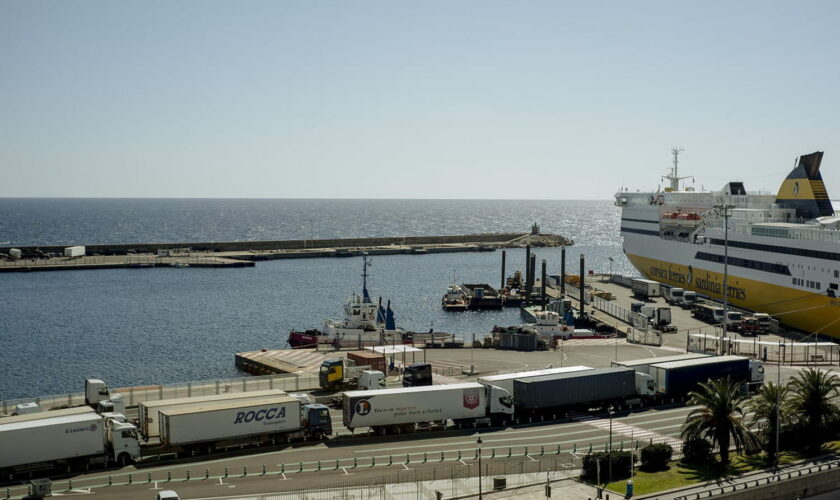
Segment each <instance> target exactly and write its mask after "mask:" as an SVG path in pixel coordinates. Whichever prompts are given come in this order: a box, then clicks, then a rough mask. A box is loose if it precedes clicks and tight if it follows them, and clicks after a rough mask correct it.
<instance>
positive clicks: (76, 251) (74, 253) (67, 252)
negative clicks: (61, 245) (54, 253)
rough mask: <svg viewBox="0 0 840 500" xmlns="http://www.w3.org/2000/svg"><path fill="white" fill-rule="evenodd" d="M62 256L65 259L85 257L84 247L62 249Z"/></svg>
mask: <svg viewBox="0 0 840 500" xmlns="http://www.w3.org/2000/svg"><path fill="white" fill-rule="evenodd" d="M64 256H65V257H84V256H85V247H83V246H75V247H67V248H65V249H64Z"/></svg>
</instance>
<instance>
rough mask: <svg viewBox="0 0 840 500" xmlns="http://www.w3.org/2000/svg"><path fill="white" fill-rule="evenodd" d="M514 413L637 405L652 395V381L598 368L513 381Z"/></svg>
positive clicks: (630, 371)
mask: <svg viewBox="0 0 840 500" xmlns="http://www.w3.org/2000/svg"><path fill="white" fill-rule="evenodd" d="M513 387H514V389H513V394H514V407H515V408H516V412H517V413H538V412H544V411H547V410H557V409H571V408H580V409H584V410H588V409H590V408H597V407H603V406H608V405H618V406H624V405H627V406H634V405H640V404H641V402H642V398H644V397H648V396H653V395H654V392H653V389H654V387H653V380H652V378H651V377H650V376H649V375H645V374H640V373H637V372H636V371H635V370H633V369H631V368H624V367H615V368H600V369H595V370H586V371H579V372H572V373H561V374H556V375H544V376H542V377H533V378H527V379H521V380H514V382H513Z"/></svg>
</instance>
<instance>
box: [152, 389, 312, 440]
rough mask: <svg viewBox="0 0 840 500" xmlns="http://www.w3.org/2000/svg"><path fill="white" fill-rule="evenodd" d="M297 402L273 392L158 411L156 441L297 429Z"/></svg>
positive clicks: (235, 435) (244, 435)
mask: <svg viewBox="0 0 840 500" xmlns="http://www.w3.org/2000/svg"><path fill="white" fill-rule="evenodd" d="M300 406H301V404H300V401H299V400H297V399H295V398H291V397H289V396H273V397H264V398H262V399H261V400H253V401H224V402H216V403H206V404H205V405H203V406H199V407H190V408H172V409H169V410H165V411H161V412H160V442H161V444H162V445H164V446H179V445H186V444H193V443H205V442H219V441H224V440H233V439H237V438H245V437H250V436H260V435H268V434H278V433H283V432H289V431H294V430H298V429H300V427H301V415H300Z"/></svg>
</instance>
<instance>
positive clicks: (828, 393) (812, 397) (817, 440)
mask: <svg viewBox="0 0 840 500" xmlns="http://www.w3.org/2000/svg"><path fill="white" fill-rule="evenodd" d="M790 388H791V391H792V392H793V396H792V397H791V400H790V402H791V407H792V408H793V409H794V411H795V412H796V413H798V414H799V415H801V416H802V418H803V419H804V424H805V428H806V435H807V440H808V445H809V447H810V448H811V450H812V451H816V450H818V449H819V448H820V446H822V442H823V441H822V439H821V437H822V435H823V431H824V430H825V428H826V424H827V422H828V421H829V419H831V418H832V417H835V416H837V415H838V409H837V405H835V404H834V403H833V402H832V401H831V399H832V398H833V397H835V396H836V395H837V394H838V393H840V378H838V377H837V375H835V374H833V373H829V372H827V371H822V370H817V369H816V368H808V369H806V370H804V371H802V372H800V373H799V374H798V375H797V376H795V377H794V378H793V380H791V382H790Z"/></svg>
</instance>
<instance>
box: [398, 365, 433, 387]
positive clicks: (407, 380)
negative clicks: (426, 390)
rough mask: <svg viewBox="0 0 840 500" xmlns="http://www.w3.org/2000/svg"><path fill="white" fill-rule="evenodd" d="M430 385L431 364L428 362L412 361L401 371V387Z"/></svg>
mask: <svg viewBox="0 0 840 500" xmlns="http://www.w3.org/2000/svg"><path fill="white" fill-rule="evenodd" d="M423 385H432V365H431V364H429V363H413V364H410V365H408V366H406V367H405V371H403V387H420V386H423Z"/></svg>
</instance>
